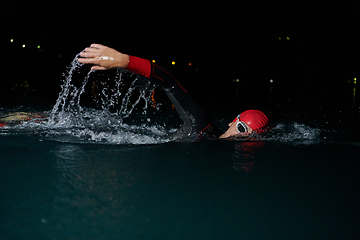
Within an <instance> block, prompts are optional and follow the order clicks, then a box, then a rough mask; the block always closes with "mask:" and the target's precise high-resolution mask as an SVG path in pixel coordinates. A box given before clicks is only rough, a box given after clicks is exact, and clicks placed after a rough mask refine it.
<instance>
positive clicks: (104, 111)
mask: <svg viewBox="0 0 360 240" xmlns="http://www.w3.org/2000/svg"><path fill="white" fill-rule="evenodd" d="M78 57H79V54H78V55H76V57H75V58H74V60H73V61H72V63H71V65H70V67H69V68H68V70H67V72H66V73H65V74H64V78H65V79H64V80H63V83H62V85H61V92H60V93H59V97H58V99H57V100H56V103H55V105H54V107H53V108H52V110H51V112H50V116H49V119H48V121H47V122H46V123H45V124H42V127H45V128H46V131H44V132H43V135H44V136H45V137H46V138H50V139H54V140H57V141H65V142H84V141H85V142H96V143H99V142H100V143H110V144H157V143H163V142H167V141H169V138H168V136H169V134H171V133H173V132H175V131H176V129H166V128H165V127H164V126H160V125H157V124H154V125H151V123H150V120H148V121H146V122H145V123H143V122H142V123H140V125H136V124H131V125H130V124H127V123H125V122H124V119H126V118H128V117H129V116H130V115H131V114H132V112H133V111H134V109H135V108H136V107H137V106H138V105H139V103H140V102H142V103H144V107H143V108H142V109H143V110H144V111H143V112H146V109H147V108H148V105H149V104H148V102H149V101H150V99H151V97H150V96H151V93H152V91H153V90H154V87H155V86H154V85H152V84H150V83H148V82H147V81H145V80H144V79H142V78H141V77H139V76H136V77H135V78H131V81H132V82H131V83H130V85H129V87H128V88H127V89H126V90H124V89H123V86H124V85H125V83H124V81H125V78H124V76H123V75H124V74H125V73H127V72H126V70H118V71H117V73H116V76H115V77H114V78H111V79H108V80H109V81H112V82H113V83H114V84H111V87H110V85H108V84H107V83H104V82H102V83H101V84H102V90H101V92H100V93H99V94H98V96H99V97H98V98H97V99H96V101H97V103H98V106H99V109H94V108H86V107H83V106H81V96H82V95H83V93H84V92H85V88H86V86H87V84H88V82H89V78H90V77H91V75H94V71H93V70H90V71H89V72H88V73H87V74H86V76H85V78H84V79H83V81H82V83H81V85H80V86H78V87H77V86H75V84H74V81H73V79H74V78H75V77H74V76H75V74H77V73H79V72H80V70H81V69H83V68H82V67H83V65H84V64H81V63H79V62H78ZM99 82H101V81H99Z"/></svg>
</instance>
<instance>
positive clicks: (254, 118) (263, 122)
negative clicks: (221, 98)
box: [233, 110, 269, 132]
mask: <svg viewBox="0 0 360 240" xmlns="http://www.w3.org/2000/svg"><path fill="white" fill-rule="evenodd" d="M236 121H243V122H245V123H246V124H247V125H249V127H251V128H252V130H255V132H263V131H264V130H265V129H266V127H267V126H268V125H269V119H268V118H267V117H266V115H265V114H264V113H263V112H262V111H259V110H247V111H245V112H243V113H240V115H239V116H238V117H237V118H235V119H234V121H233V122H236Z"/></svg>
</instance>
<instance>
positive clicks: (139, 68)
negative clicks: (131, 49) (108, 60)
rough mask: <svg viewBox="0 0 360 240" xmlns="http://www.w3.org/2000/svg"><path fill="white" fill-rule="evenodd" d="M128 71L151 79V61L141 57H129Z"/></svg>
mask: <svg viewBox="0 0 360 240" xmlns="http://www.w3.org/2000/svg"><path fill="white" fill-rule="evenodd" d="M126 69H128V70H130V71H132V72H134V73H136V74H140V75H143V76H144V77H146V78H150V73H151V64H150V61H149V60H146V59H143V58H139V57H134V56H129V63H128V66H127V67H126Z"/></svg>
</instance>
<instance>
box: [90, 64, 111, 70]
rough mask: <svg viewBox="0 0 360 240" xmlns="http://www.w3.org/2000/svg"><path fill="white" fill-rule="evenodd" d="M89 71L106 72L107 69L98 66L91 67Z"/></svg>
mask: <svg viewBox="0 0 360 240" xmlns="http://www.w3.org/2000/svg"><path fill="white" fill-rule="evenodd" d="M91 70H107V68H105V67H102V66H99V65H95V66H92V67H91Z"/></svg>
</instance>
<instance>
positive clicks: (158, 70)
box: [128, 56, 221, 138]
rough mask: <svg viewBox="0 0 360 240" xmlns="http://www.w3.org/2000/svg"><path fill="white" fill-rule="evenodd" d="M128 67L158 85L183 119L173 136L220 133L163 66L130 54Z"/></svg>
mask: <svg viewBox="0 0 360 240" xmlns="http://www.w3.org/2000/svg"><path fill="white" fill-rule="evenodd" d="M128 69H129V70H131V71H133V72H135V73H137V74H141V75H143V76H144V77H146V78H147V79H149V80H150V82H154V83H156V84H157V85H159V86H160V87H161V88H162V89H163V90H164V91H165V93H166V95H167V96H168V97H169V99H170V101H171V102H172V104H173V105H174V107H175V109H176V111H177V112H178V114H179V115H180V118H181V119H182V120H183V121H184V125H183V126H182V128H181V129H179V131H177V133H176V134H175V135H174V136H173V138H179V137H187V136H190V135H191V134H198V135H199V136H204V135H207V136H213V137H217V138H218V137H219V136H220V135H221V132H220V130H219V129H218V128H217V127H216V126H214V124H213V123H212V122H211V121H210V119H209V117H208V116H207V114H206V113H205V112H204V111H203V109H202V108H201V107H200V106H199V105H198V104H197V103H196V102H195V101H194V99H193V98H192V97H191V96H190V95H189V94H188V93H187V90H186V89H185V88H184V87H183V86H182V85H181V83H180V82H179V81H178V80H177V79H176V78H175V77H173V76H172V75H171V74H170V73H169V72H168V71H166V70H165V69H164V68H162V67H160V66H158V65H157V64H154V63H150V61H148V60H145V59H141V58H137V57H133V56H131V57H130V62H129V66H128Z"/></svg>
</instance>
